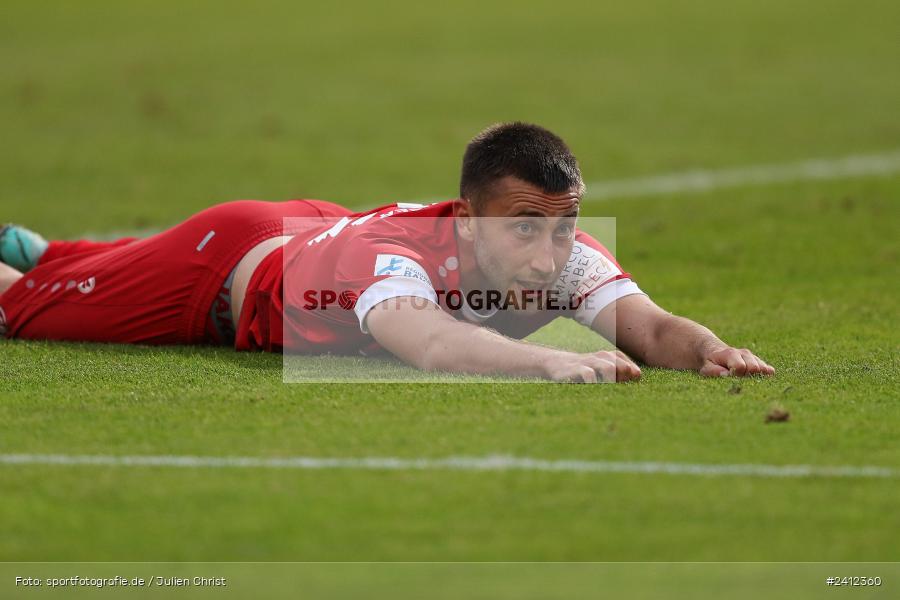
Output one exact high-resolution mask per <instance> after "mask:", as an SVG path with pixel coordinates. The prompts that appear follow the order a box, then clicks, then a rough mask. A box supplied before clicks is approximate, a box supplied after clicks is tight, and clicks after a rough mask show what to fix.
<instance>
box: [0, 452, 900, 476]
mask: <svg viewBox="0 0 900 600" xmlns="http://www.w3.org/2000/svg"><path fill="white" fill-rule="evenodd" d="M0 464H5V465H52V466H99V467H179V468H183V467H187V468H214V469H215V468H256V469H301V470H325V469H357V470H374V471H416V470H419V471H430V470H454V471H547V472H567V473H637V474H664V475H696V476H702V477H720V476H742V477H795V478H796V477H875V478H882V479H884V478H896V477H898V476H900V471H898V470H896V469H892V468H888V467H877V466H866V465H863V466H822V465H762V464H699V463H674V462H620V461H591V460H543V459H538V458H525V457H515V456H504V455H493V456H450V457H447V458H395V457H364V458H327V457H313V456H295V457H285V458H262V457H251V456H221V457H218V456H170V455H162V456H140V455H135V456H113V455H80V454H73V455H70V454H0Z"/></svg>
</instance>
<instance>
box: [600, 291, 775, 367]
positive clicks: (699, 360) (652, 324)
mask: <svg viewBox="0 0 900 600" xmlns="http://www.w3.org/2000/svg"><path fill="white" fill-rule="evenodd" d="M591 328H592V329H593V330H594V331H596V332H597V333H599V334H600V335H602V336H604V337H605V338H607V339H608V340H611V341H614V342H615V344H616V346H617V347H619V348H621V349H622V350H624V351H625V352H627V353H628V355H629V356H632V357H634V358H635V359H636V360H638V361H640V362H642V363H644V364H646V365H649V366H652V367H665V368H669V369H692V370H694V371H698V372H699V373H700V374H701V375H706V376H709V377H717V376H723V377H724V376H727V375H738V376H743V375H774V374H775V369H773V368H772V367H771V366H769V365H768V364H766V363H765V362H764V361H763V360H762V359H761V358H759V357H757V356H755V355H754V354H753V353H752V352H750V351H749V350H747V349H745V348H740V349H739V348H732V347H731V346H729V345H728V344H726V343H725V342H723V341H722V340H720V339H719V338H718V337H716V335H715V334H714V333H713V332H712V331H710V330H709V329H707V328H706V327H704V326H702V325H700V324H698V323H695V322H693V321H691V320H690V319H685V318H684V317H678V316H675V315H672V314H670V313H668V312H666V311H664V310H663V309H661V308H660V307H659V306H657V305H656V304H655V303H654V302H653V301H652V300H650V298H648V297H647V296H645V295H643V294H632V295H630V296H625V297H624V298H620V299H619V300H617V301H616V302H613V303H612V304H610V305H609V306H607V307H606V308H604V309H603V310H602V311H600V313H599V314H598V315H597V317H596V318H595V319H594V322H593V324H592V327H591Z"/></svg>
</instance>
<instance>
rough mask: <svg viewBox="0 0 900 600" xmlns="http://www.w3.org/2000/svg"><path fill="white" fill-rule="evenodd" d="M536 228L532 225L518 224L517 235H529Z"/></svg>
mask: <svg viewBox="0 0 900 600" xmlns="http://www.w3.org/2000/svg"><path fill="white" fill-rule="evenodd" d="M532 231H534V228H533V227H532V226H531V223H517V224H516V233H521V234H523V235H529V234H530V233H531V232H532Z"/></svg>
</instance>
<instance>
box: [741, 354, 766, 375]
mask: <svg viewBox="0 0 900 600" xmlns="http://www.w3.org/2000/svg"><path fill="white" fill-rule="evenodd" d="M739 352H740V353H741V358H743V359H744V363H745V364H746V365H747V372H746V373H745V375H759V374H761V373H762V372H763V367H762V361H761V360H759V359H758V358H756V356H755V355H754V354H753V353H752V352H750V351H749V350H746V349H742V350H739Z"/></svg>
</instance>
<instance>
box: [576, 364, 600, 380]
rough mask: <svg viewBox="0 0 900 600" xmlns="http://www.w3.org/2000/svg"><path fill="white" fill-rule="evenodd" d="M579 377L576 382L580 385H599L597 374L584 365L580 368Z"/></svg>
mask: <svg viewBox="0 0 900 600" xmlns="http://www.w3.org/2000/svg"><path fill="white" fill-rule="evenodd" d="M578 376H579V378H578V379H576V381H577V382H579V383H597V372H596V371H595V370H594V369H592V368H591V367H587V366H584V365H582V366H580V367H578Z"/></svg>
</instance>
